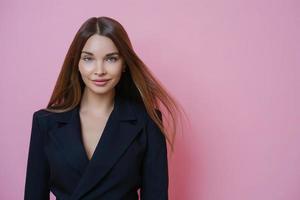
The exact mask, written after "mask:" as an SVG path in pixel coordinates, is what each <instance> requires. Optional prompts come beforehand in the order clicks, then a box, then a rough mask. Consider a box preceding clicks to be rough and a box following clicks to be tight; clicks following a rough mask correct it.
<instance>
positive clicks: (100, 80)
mask: <svg viewBox="0 0 300 200" xmlns="http://www.w3.org/2000/svg"><path fill="white" fill-rule="evenodd" d="M109 80H110V79H95V80H93V81H95V82H106V81H109Z"/></svg>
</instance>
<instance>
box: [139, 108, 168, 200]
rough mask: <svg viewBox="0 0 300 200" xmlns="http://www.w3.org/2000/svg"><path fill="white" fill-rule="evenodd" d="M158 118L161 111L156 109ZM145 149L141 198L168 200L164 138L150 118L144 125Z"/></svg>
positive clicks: (145, 199) (142, 199) (144, 199)
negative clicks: (145, 134) (145, 133)
mask: <svg viewBox="0 0 300 200" xmlns="http://www.w3.org/2000/svg"><path fill="white" fill-rule="evenodd" d="M157 112H158V115H159V117H160V119H161V120H162V117H161V112H160V111H159V110H157ZM146 126H147V127H146V132H147V149H146V153H145V157H144V160H143V167H142V185H141V190H140V196H141V200H153V199H155V200H168V185H169V178H168V159H167V146H166V139H165V137H164V135H163V134H162V132H161V131H160V129H159V127H158V126H157V125H156V124H155V123H154V121H153V120H152V119H149V120H148V123H147V125H146Z"/></svg>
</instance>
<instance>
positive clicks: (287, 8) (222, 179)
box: [0, 0, 300, 200]
mask: <svg viewBox="0 0 300 200" xmlns="http://www.w3.org/2000/svg"><path fill="white" fill-rule="evenodd" d="M299 6H300V3H299V1H297V0H269V1H268V0H248V1H243V0H239V1H238V0H219V1H218V0H194V1H188V0H185V1H183V0H182V1H176V2H175V1H173V0H172V1H158V0H157V1H155V0H152V1H137V0H135V1H133V0H123V1H74V0H66V1H60V0H51V1H40V0H28V1H23V0H18V1H17V0H2V1H1V3H0V20H1V24H0V25H1V27H0V29H1V31H0V34H1V35H0V44H1V48H0V53H1V69H2V72H1V79H0V83H1V84H0V86H1V100H0V101H1V102H0V106H1V138H0V146H1V151H0V152H1V153H0V156H1V168H0V169H1V171H0V173H1V179H0V188H1V191H0V199H7V200H14V199H22V198H23V192H24V182H25V171H26V162H27V153H28V145H29V137H30V128H31V127H30V126H31V120H32V113H33V111H35V110H37V109H39V108H41V107H44V106H46V104H47V103H48V100H49V98H50V94H51V92H52V90H53V87H54V83H55V81H56V78H57V76H58V73H59V71H60V67H61V65H62V62H63V59H64V56H65V54H66V51H67V49H68V47H69V45H70V43H71V40H72V39H73V37H74V34H75V32H76V31H77V30H78V28H79V26H80V25H81V24H82V23H83V22H84V21H85V20H86V19H87V18H89V17H91V16H102V15H103V16H110V17H113V18H115V19H117V20H119V21H120V22H121V23H122V24H123V25H124V27H125V29H126V30H127V32H128V34H129V36H130V38H131V40H132V43H133V45H134V48H135V50H136V52H137V54H138V55H140V57H141V59H142V60H144V61H145V63H146V64H147V65H148V66H149V68H150V69H151V70H152V71H153V72H154V74H155V75H157V77H158V78H159V79H160V80H161V81H162V83H163V84H165V86H166V87H167V88H168V89H169V91H170V92H171V93H172V94H173V95H174V96H175V97H176V98H177V99H178V101H179V102H180V103H181V104H182V105H183V107H184V108H185V109H186V112H187V113H188V115H189V117H190V120H191V127H187V128H186V129H185V132H184V135H183V136H181V135H178V137H177V142H176V151H175V155H174V156H173V157H172V158H169V170H170V191H169V194H170V199H171V200H182V199H188V200H199V199H201V200H253V199H255V200H298V199H299V198H300V190H299V185H300V131H299V119H300V116H299V115H300V111H299V105H298V104H297V105H296V103H298V102H299V100H300V99H299V96H300V95H299V89H300V88H299V85H300V84H299V75H300V72H299V71H300V70H299V65H300V59H299V53H300V48H299V45H300V37H299V35H300V30H299V27H300V24H299V22H300V14H299V13H300V10H299V8H300V7H299ZM53 199H54V198H53Z"/></svg>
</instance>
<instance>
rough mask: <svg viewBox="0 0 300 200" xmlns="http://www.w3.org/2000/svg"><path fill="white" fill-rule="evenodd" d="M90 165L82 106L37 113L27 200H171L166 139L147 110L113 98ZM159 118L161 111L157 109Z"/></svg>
mask: <svg viewBox="0 0 300 200" xmlns="http://www.w3.org/2000/svg"><path fill="white" fill-rule="evenodd" d="M114 102H115V103H114V104H115V105H114V108H113V111H112V112H111V114H110V116H109V118H108V120H107V123H106V125H105V128H104V130H103V133H102V135H101V138H100V140H99V142H98V144H97V146H96V149H95V151H94V154H93V156H92V158H91V160H89V159H88V157H87V154H86V152H85V149H84V146H83V142H82V139H81V124H80V117H79V105H78V106H76V107H75V108H74V109H72V110H70V111H67V112H64V113H51V112H48V111H45V110H43V109H40V110H38V111H35V112H34V113H33V119H32V128H31V136H30V145H29V153H28V161H27V171H26V183H25V193H24V199H25V200H49V196H50V195H49V192H50V191H51V192H52V193H53V194H54V195H55V196H56V198H57V200H79V199H82V200H98V199H101V200H138V194H137V190H138V189H139V188H140V189H141V190H140V194H141V200H167V199H168V161H167V147H166V140H165V137H164V136H163V134H162V133H161V131H160V130H159V128H158V126H157V125H156V124H155V123H154V121H153V120H152V119H151V118H150V117H149V116H148V114H147V113H146V110H145V108H144V107H142V106H140V105H138V104H136V103H134V102H132V101H129V100H125V99H121V97H119V96H118V95H116V96H115V101H114ZM156 111H157V112H158V114H159V115H160V117H161V112H160V111H159V110H156Z"/></svg>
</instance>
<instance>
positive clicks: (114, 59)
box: [107, 57, 118, 62]
mask: <svg viewBox="0 0 300 200" xmlns="http://www.w3.org/2000/svg"><path fill="white" fill-rule="evenodd" d="M107 60H109V61H112V62H116V61H117V60H118V58H117V57H109V58H107Z"/></svg>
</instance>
